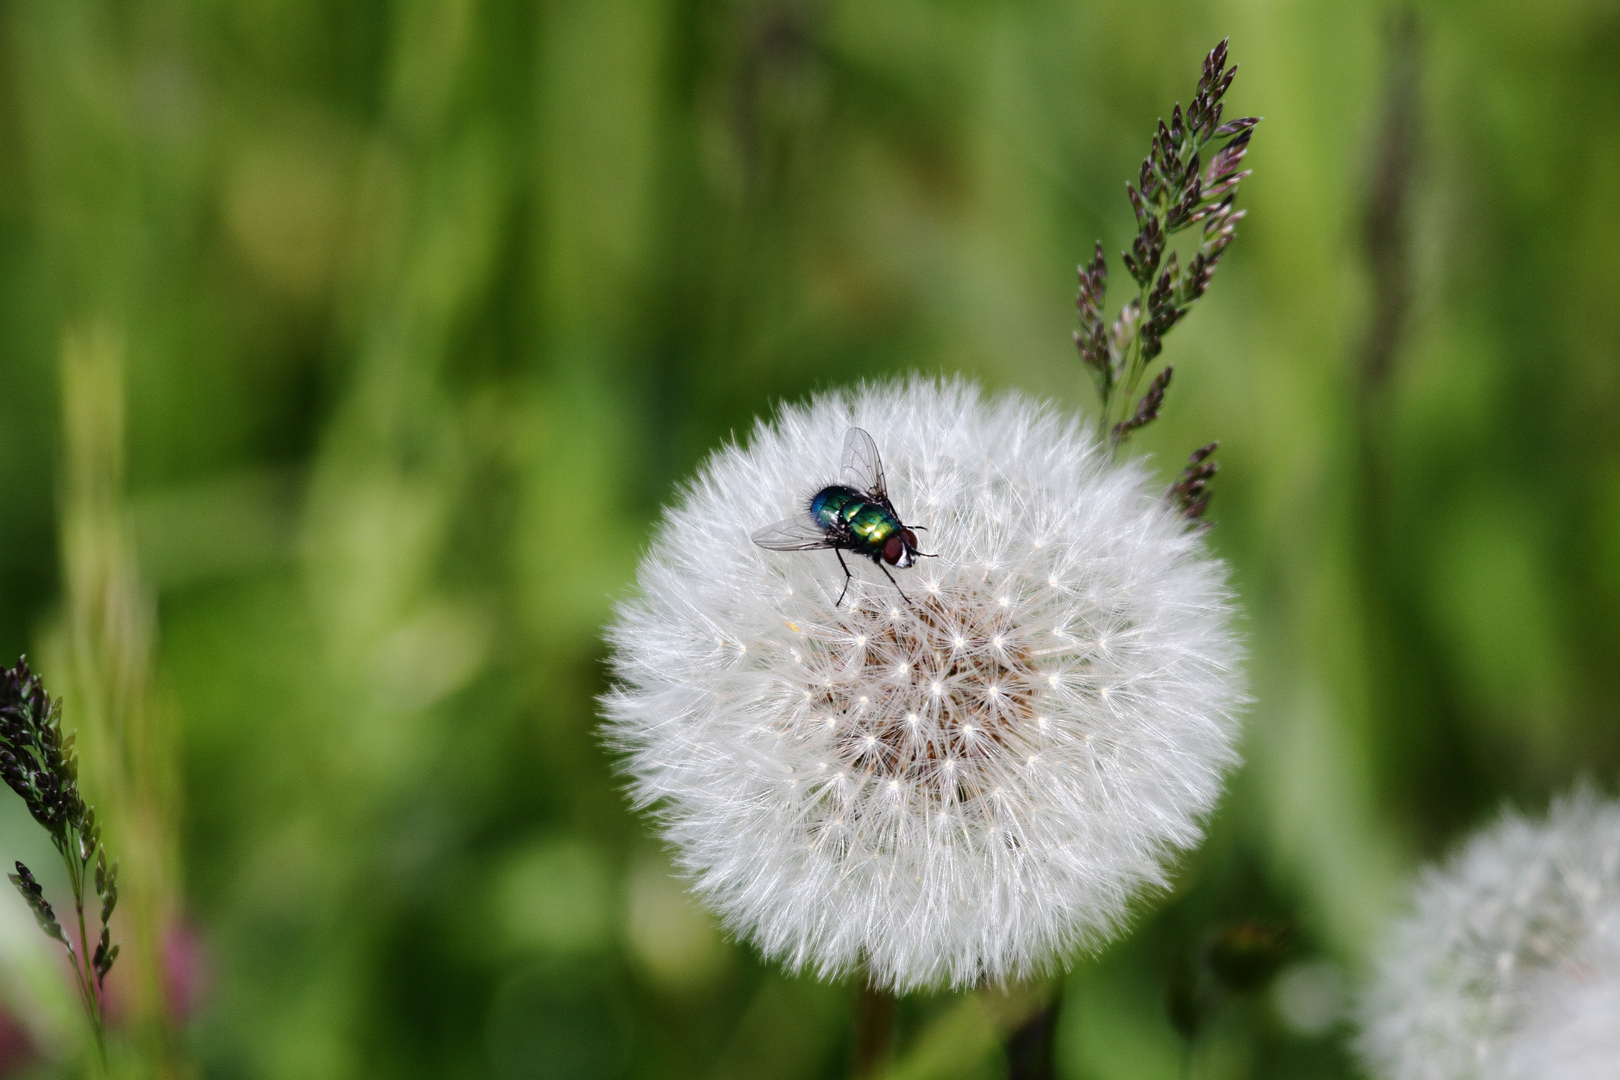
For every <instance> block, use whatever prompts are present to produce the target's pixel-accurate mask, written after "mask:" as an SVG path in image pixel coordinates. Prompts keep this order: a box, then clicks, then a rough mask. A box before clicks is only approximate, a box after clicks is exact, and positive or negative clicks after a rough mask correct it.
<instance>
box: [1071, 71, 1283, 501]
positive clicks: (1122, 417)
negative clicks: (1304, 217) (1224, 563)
mask: <svg viewBox="0 0 1620 1080" xmlns="http://www.w3.org/2000/svg"><path fill="white" fill-rule="evenodd" d="M1226 47H1227V43H1226V42H1225V41H1222V42H1221V43H1220V44H1219V45H1217V46H1215V48H1213V49H1211V50H1210V52H1209V55H1208V56H1206V57H1205V58H1204V71H1203V76H1202V77H1201V78H1200V79H1199V81H1198V90H1197V92H1196V93H1195V94H1194V95H1193V99H1192V103H1191V104H1190V105H1188V106H1187V110H1186V112H1183V111H1182V109H1181V105H1180V103H1179V102H1178V103H1177V104H1176V106H1175V108H1174V109H1173V110H1172V111H1171V113H1170V120H1169V122H1168V123H1166V122H1165V121H1164V120H1160V121H1159V128H1158V131H1156V132H1155V133H1154V135H1153V141H1152V145H1151V147H1150V148H1149V151H1148V155H1147V157H1146V158H1145V159H1144V160H1143V162H1142V168H1141V171H1140V172H1139V174H1138V175H1137V180H1136V183H1134V184H1129V183H1127V184H1126V185H1125V193H1126V195H1127V196H1128V197H1129V198H1130V201H1131V209H1132V211H1134V212H1135V215H1136V230H1137V231H1136V238H1135V239H1134V240H1133V241H1132V242H1131V247H1130V250H1129V251H1125V252H1122V253H1121V254H1122V258H1123V261H1124V263H1125V269H1126V271H1127V272H1128V273H1129V274H1130V275H1131V279H1132V280H1133V281H1135V282H1136V288H1137V292H1136V295H1135V296H1134V297H1132V298H1131V299H1129V300H1127V301H1125V303H1124V305H1123V306H1122V307H1121V308H1120V311H1119V314H1118V315H1116V316H1115V317H1114V320H1113V322H1112V323H1110V322H1108V321H1107V318H1106V316H1105V315H1104V304H1105V300H1106V297H1107V292H1108V264H1107V261H1106V260H1105V259H1104V257H1103V250H1102V245H1101V244H1098V245H1097V250H1096V255H1095V256H1094V257H1093V258H1092V260H1091V262H1089V263H1086V264H1085V265H1083V266H1081V267H1080V271H1079V274H1080V290H1079V293H1078V295H1077V296H1076V299H1075V307H1076V308H1077V309H1078V311H1079V313H1080V328H1079V329H1078V330H1077V331H1075V335H1074V342H1075V345H1076V347H1077V348H1078V349H1079V350H1080V359H1081V361H1082V362H1083V363H1084V364H1085V366H1086V368H1087V370H1089V371H1090V372H1091V376H1092V380H1093V381H1094V382H1095V384H1096V387H1097V395H1098V397H1099V398H1100V399H1101V402H1102V417H1103V427H1104V430H1106V431H1107V432H1108V433H1109V438H1110V439H1111V440H1112V442H1113V443H1114V444H1115V445H1118V444H1119V443H1122V442H1124V441H1125V440H1126V439H1128V438H1130V436H1131V433H1132V432H1134V431H1136V430H1138V429H1139V428H1142V427H1146V426H1147V425H1148V424H1150V423H1152V422H1153V420H1154V419H1155V418H1156V417H1157V416H1158V415H1159V407H1160V405H1162V404H1163V402H1164V393H1165V390H1166V388H1168V387H1169V385H1170V371H1171V369H1170V366H1169V365H1168V364H1167V365H1165V367H1164V369H1163V370H1162V371H1160V372H1159V373H1158V375H1156V376H1155V377H1154V378H1153V380H1152V381H1151V382H1150V383H1149V384H1148V387H1147V390H1146V391H1145V392H1144V393H1143V394H1142V396H1141V397H1140V398H1137V396H1136V393H1137V388H1138V387H1139V386H1140V384H1141V381H1142V378H1143V377H1144V376H1145V375H1146V373H1147V370H1148V368H1149V367H1150V366H1151V365H1152V364H1153V362H1154V360H1156V359H1157V358H1158V357H1159V354H1160V353H1161V352H1163V350H1164V336H1165V335H1166V334H1168V333H1169V332H1170V331H1171V329H1172V328H1174V327H1175V325H1176V324H1177V323H1178V322H1180V321H1181V320H1182V319H1183V318H1185V317H1186V315H1187V313H1188V312H1189V311H1191V310H1192V306H1193V305H1194V304H1196V303H1197V302H1198V301H1199V299H1200V298H1202V297H1203V295H1204V293H1205V291H1206V290H1208V288H1209V283H1210V279H1211V278H1212V277H1214V274H1215V267H1216V266H1217V264H1219V262H1220V259H1221V253H1222V252H1223V251H1225V250H1226V246H1227V245H1228V244H1230V243H1231V242H1232V237H1233V236H1234V235H1236V232H1237V223H1238V222H1239V221H1241V220H1242V219H1243V213H1244V212H1243V211H1242V210H1238V209H1236V208H1235V207H1234V201H1235V200H1236V198H1237V192H1238V185H1239V184H1241V183H1242V182H1243V178H1244V177H1246V176H1248V175H1249V173H1248V172H1247V171H1246V170H1243V169H1242V168H1241V167H1242V164H1243V157H1244V155H1245V154H1246V153H1247V152H1248V149H1249V138H1250V136H1251V135H1252V134H1253V133H1254V127H1255V125H1256V124H1258V123H1259V122H1260V121H1259V118H1258V117H1253V116H1245V117H1241V118H1239V119H1237V120H1231V121H1228V122H1227V123H1224V124H1223V123H1221V111H1222V108H1223V105H1222V99H1223V98H1224V97H1225V95H1226V91H1227V89H1228V88H1230V87H1231V85H1232V79H1233V77H1234V76H1236V75H1237V65H1235V64H1234V65H1233V66H1231V67H1227V65H1226ZM1223 140H1224V142H1223ZM1212 147H1213V148H1214V152H1213V153H1212V154H1210V156H1209V157H1208V164H1207V165H1206V164H1205V154H1206V152H1208V151H1209V150H1210V149H1211V148H1212ZM1194 225H1198V226H1201V227H1202V236H1201V238H1200V240H1199V244H1198V248H1197V250H1196V251H1195V252H1194V253H1193V254H1192V256H1191V257H1190V258H1189V259H1188V260H1187V265H1186V267H1185V268H1184V267H1182V266H1181V263H1180V259H1179V257H1178V256H1177V254H1176V252H1174V251H1170V250H1168V248H1169V242H1170V238H1171V237H1172V236H1174V235H1175V234H1176V233H1178V232H1181V231H1183V230H1185V229H1190V228H1192V227H1193V226H1194ZM1206 456H1207V455H1206ZM1200 460H1202V459H1200ZM1213 473H1214V466H1213V464H1211V465H1210V466H1209V473H1208V474H1205V475H1204V476H1203V477H1202V481H1207V480H1208V478H1209V476H1210V475H1213ZM1199 493H1200V496H1201V498H1202V499H1203V503H1201V504H1200V505H1199V507H1198V511H1197V513H1195V514H1194V513H1189V514H1188V516H1189V517H1197V516H1198V515H1199V514H1202V513H1203V505H1204V504H1207V503H1208V500H1209V497H1208V495H1207V494H1205V493H1203V489H1202V487H1200V489H1199ZM1172 498H1173V499H1174V498H1175V495H1174V489H1173V490H1172ZM1183 510H1184V511H1185V510H1186V507H1185V506H1183Z"/></svg>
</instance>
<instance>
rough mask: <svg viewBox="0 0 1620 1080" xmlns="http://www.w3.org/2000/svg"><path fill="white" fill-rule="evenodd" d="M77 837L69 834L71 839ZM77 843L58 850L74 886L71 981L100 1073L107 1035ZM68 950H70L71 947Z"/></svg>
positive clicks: (103, 1065) (104, 1071)
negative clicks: (76, 927) (75, 951)
mask: <svg viewBox="0 0 1620 1080" xmlns="http://www.w3.org/2000/svg"><path fill="white" fill-rule="evenodd" d="M77 839H78V837H76V836H72V834H70V841H76V840H77ZM77 846H79V845H78V844H76V843H73V842H70V843H68V844H67V845H65V846H62V847H61V848H60V849H59V850H60V851H61V853H62V861H63V862H65V863H66V864H67V871H68V882H69V884H70V885H72V887H73V910H74V914H75V915H76V917H77V918H78V921H79V953H78V955H77V956H75V957H73V977H74V983H75V985H76V987H77V988H78V991H79V997H80V1000H82V1001H83V1002H84V1009H85V1013H86V1014H87V1015H88V1017H89V1019H90V1029H91V1030H92V1031H93V1032H94V1033H95V1037H96V1057H97V1059H98V1060H99V1061H100V1063H101V1071H102V1073H103V1075H105V1073H106V1072H107V1038H106V1031H105V1028H104V1026H103V1024H102V1018H101V994H100V992H99V990H98V988H97V985H96V977H95V972H94V970H93V969H92V966H91V955H92V954H91V951H90V934H89V931H88V930H87V929H86V927H85V922H84V878H85V871H86V869H87V868H86V866H85V864H84V862H83V861H82V860H81V859H78V858H76V857H75V856H74V854H73V851H72V850H71V849H72V848H75V847H77ZM68 951H69V953H70V954H71V953H72V949H71V948H70V949H69V950H68Z"/></svg>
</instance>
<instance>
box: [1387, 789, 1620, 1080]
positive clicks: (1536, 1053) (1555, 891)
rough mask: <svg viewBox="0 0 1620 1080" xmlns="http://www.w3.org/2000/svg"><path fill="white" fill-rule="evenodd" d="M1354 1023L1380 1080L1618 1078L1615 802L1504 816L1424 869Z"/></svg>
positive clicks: (1619, 931)
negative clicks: (1541, 817) (1538, 817)
mask: <svg viewBox="0 0 1620 1080" xmlns="http://www.w3.org/2000/svg"><path fill="white" fill-rule="evenodd" d="M1359 1012H1360V1019H1361V1027H1362V1031H1361V1035H1360V1038H1359V1040H1358V1043H1357V1049H1358V1050H1359V1051H1360V1053H1361V1056H1362V1058H1363V1059H1364V1060H1365V1061H1366V1063H1367V1065H1368V1067H1369V1070H1370V1071H1371V1072H1372V1074H1373V1075H1374V1076H1377V1077H1381V1078H1384V1080H1577V1078H1582V1080H1616V1078H1620V1019H1617V1018H1620V804H1617V803H1612V802H1605V801H1603V800H1601V799H1599V798H1598V797H1597V796H1596V795H1594V794H1593V793H1592V792H1591V791H1589V790H1584V789H1583V790H1578V791H1577V792H1575V794H1573V795H1571V796H1569V797H1566V798H1564V799H1561V800H1558V801H1556V802H1554V804H1553V806H1552V809H1551V811H1550V813H1549V814H1548V817H1547V819H1546V820H1545V821H1542V822H1533V821H1530V820H1528V819H1526V818H1524V817H1522V816H1520V815H1518V814H1514V813H1507V814H1504V815H1503V817H1502V818H1501V819H1500V820H1499V821H1498V822H1497V823H1496V824H1495V825H1493V826H1491V827H1490V828H1488V829H1486V830H1484V831H1483V832H1481V833H1479V834H1478V835H1476V836H1475V837H1474V838H1473V839H1472V840H1470V841H1469V842H1468V844H1467V845H1466V846H1465V847H1463V848H1462V849H1461V850H1460V851H1459V852H1458V853H1457V854H1456V855H1455V856H1453V857H1452V858H1451V859H1450V860H1449V861H1447V862H1446V863H1445V864H1443V865H1442V866H1440V867H1435V868H1430V869H1429V870H1427V871H1426V872H1425V873H1424V874H1423V876H1422V877H1421V879H1420V881H1419V883H1418V885H1417V888H1416V893H1415V897H1414V902H1413V905H1412V909H1411V911H1410V912H1409V914H1407V915H1406V916H1404V917H1403V918H1402V919H1401V920H1400V921H1398V922H1397V923H1396V924H1395V926H1394V927H1393V928H1392V931H1391V933H1390V934H1389V937H1388V940H1387V941H1386V942H1385V945H1384V948H1383V950H1382V952H1381V953H1380V957H1379V961H1378V964H1377V969H1376V972H1375V974H1374V977H1373V979H1372V981H1371V983H1370V985H1369V987H1368V988H1367V990H1366V992H1365V993H1364V994H1363V997H1362V1001H1361V1004H1360V1008H1359Z"/></svg>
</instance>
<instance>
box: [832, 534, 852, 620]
mask: <svg viewBox="0 0 1620 1080" xmlns="http://www.w3.org/2000/svg"><path fill="white" fill-rule="evenodd" d="M833 554H834V555H837V556H838V565H839V566H842V567H843V568H844V587H843V589H841V590H839V593H838V603H836V604H834V605H833V607H838V606H840V605H841V604H843V602H844V594H845V593H847V592H849V579H850V578H851V577H853V576H854V575H853V574H851V573H850V572H849V564H848V563H846V562H845V561H844V553H843V552H842V551H840V550H839V549H838V548H833Z"/></svg>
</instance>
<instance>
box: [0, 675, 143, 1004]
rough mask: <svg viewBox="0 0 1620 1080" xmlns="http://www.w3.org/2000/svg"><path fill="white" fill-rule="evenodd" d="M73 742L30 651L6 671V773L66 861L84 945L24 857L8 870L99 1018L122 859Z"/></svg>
mask: <svg viewBox="0 0 1620 1080" xmlns="http://www.w3.org/2000/svg"><path fill="white" fill-rule="evenodd" d="M73 742H74V738H73V736H72V735H71V734H69V735H68V736H66V737H65V738H64V737H63V735H62V724H61V710H60V706H59V703H58V702H56V701H53V700H52V699H51V697H50V695H49V694H47V693H46V692H45V687H44V685H43V684H42V683H41V682H40V679H39V676H38V675H35V674H34V673H33V672H32V671H30V670H29V669H28V659H27V658H26V657H24V658H22V659H19V660H18V661H17V666H16V667H13V668H8V669H6V670H4V671H0V777H3V778H4V779H5V781H6V784H7V786H9V787H10V788H11V790H13V791H15V792H16V793H17V794H18V795H19V796H21V797H22V800H23V803H24V804H25V805H26V806H27V807H28V812H29V813H31V814H33V815H34V820H36V821H38V822H39V823H40V824H41V825H43V826H44V827H45V831H46V832H48V833H49V834H50V837H51V842H52V843H53V844H54V845H55V846H56V850H57V851H59V852H61V854H62V859H63V861H64V862H65V863H66V864H67V868H68V878H69V880H70V882H71V883H72V886H73V901H74V909H75V914H76V915H77V916H78V923H79V926H78V935H77V936H78V939H79V940H78V948H77V949H75V948H74V943H73V940H72V939H71V938H70V937H69V935H68V934H67V933H66V932H64V931H63V929H62V925H61V923H60V922H58V921H57V918H56V912H55V911H54V910H53V909H52V907H51V905H50V903H49V901H47V900H46V899H45V894H44V890H43V889H41V888H40V885H39V882H38V881H37V880H35V878H34V875H33V873H32V872H31V871H30V870H29V869H28V867H26V866H24V865H23V864H22V863H20V862H19V863H17V864H16V865H17V872H16V873H15V874H10V875H8V876H9V877H10V878H11V883H12V884H13V885H15V886H16V887H17V891H18V892H19V893H21V894H22V897H23V899H24V900H25V901H26V902H27V903H28V907H29V909H30V910H31V911H33V913H34V918H36V919H38V920H39V925H40V928H41V929H42V930H44V931H45V933H46V934H48V935H50V936H51V937H53V938H55V939H56V940H57V941H60V942H61V943H62V944H63V946H65V947H66V948H67V952H68V958H69V959H70V960H71V961H72V963H73V966H74V971H75V973H76V975H77V976H78V978H79V980H80V984H79V986H80V991H81V992H82V993H83V994H84V996H85V1001H86V1005H87V1006H88V1007H89V1008H90V1009H91V1010H92V1011H93V1013H94V1014H95V1016H96V1019H97V1021H98V1023H99V1018H100V999H101V986H102V983H103V982H104V981H105V980H106V978H107V973H108V972H109V971H111V970H112V966H113V961H115V960H116V959H117V958H118V946H117V945H115V944H113V941H112V933H111V930H110V928H109V925H108V924H109V923H110V922H111V920H112V913H113V909H114V908H115V907H116V906H117V905H118V863H117V862H116V861H114V862H113V863H111V864H109V863H108V862H107V852H106V849H105V848H104V847H103V846H102V844H101V826H100V824H99V823H98V822H97V821H96V812H95V809H94V808H93V807H91V806H89V805H88V804H87V803H86V802H85V801H84V798H83V797H82V796H81V795H80V794H79V758H78V754H77V752H76V751H75V750H74V746H73ZM92 868H94V872H93V873H92ZM87 886H93V887H94V890H95V892H94V897H95V899H96V900H99V901H100V909H101V910H100V915H101V934H100V936H99V938H98V939H97V940H96V943H95V945H94V947H93V948H92V946H91V945H90V941H89V937H88V933H87V931H86V929H85V922H84V910H85V904H86V899H87V897H86V892H87V889H86V887H87Z"/></svg>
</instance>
